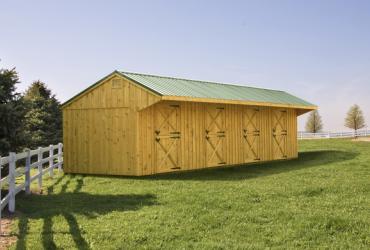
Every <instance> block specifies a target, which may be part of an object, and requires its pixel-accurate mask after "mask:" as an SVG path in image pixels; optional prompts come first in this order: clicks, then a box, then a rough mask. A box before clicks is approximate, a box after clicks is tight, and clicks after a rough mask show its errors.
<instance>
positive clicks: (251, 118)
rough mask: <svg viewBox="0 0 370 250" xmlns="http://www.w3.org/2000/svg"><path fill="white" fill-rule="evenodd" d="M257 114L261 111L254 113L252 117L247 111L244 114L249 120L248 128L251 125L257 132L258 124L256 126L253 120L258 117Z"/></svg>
mask: <svg viewBox="0 0 370 250" xmlns="http://www.w3.org/2000/svg"><path fill="white" fill-rule="evenodd" d="M257 112H259V110H256V112H254V113H253V114H252V116H249V115H248V112H247V111H245V112H244V115H245V116H246V117H247V118H248V120H247V124H246V127H248V126H249V124H252V126H253V128H254V130H255V131H257V130H258V129H257V124H254V122H253V119H254V117H255V116H256V115H257Z"/></svg>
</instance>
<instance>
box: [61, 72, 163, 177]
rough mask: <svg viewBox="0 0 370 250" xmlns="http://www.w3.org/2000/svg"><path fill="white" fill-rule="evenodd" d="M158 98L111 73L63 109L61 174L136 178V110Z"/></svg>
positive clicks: (66, 104) (154, 101)
mask: <svg viewBox="0 0 370 250" xmlns="http://www.w3.org/2000/svg"><path fill="white" fill-rule="evenodd" d="M159 100H160V97H159V96H158V95H156V94H154V93H152V92H150V91H148V90H147V89H145V88H143V87H141V86H138V85H137V84H136V83H134V82H132V81H131V80H129V79H126V78H124V77H123V76H121V75H120V74H117V73H113V74H111V75H109V76H108V77H106V78H104V79H103V80H101V81H99V82H98V83H97V84H95V85H94V86H93V87H91V88H89V89H87V90H86V91H84V92H82V93H81V94H79V95H78V96H76V97H74V98H73V99H72V100H71V101H68V102H66V103H65V104H64V105H63V131H64V133H63V141H64V148H65V167H64V169H65V171H66V172H71V173H91V174H117V175H136V174H137V173H136V168H135V166H136V161H137V157H136V154H137V153H136V152H137V141H138V140H137V136H138V134H137V122H138V110H140V109H143V108H145V107H148V106H150V105H152V104H153V103H156V102H158V101H159Z"/></svg>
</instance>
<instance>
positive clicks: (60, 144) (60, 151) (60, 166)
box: [58, 143, 63, 173]
mask: <svg viewBox="0 0 370 250" xmlns="http://www.w3.org/2000/svg"><path fill="white" fill-rule="evenodd" d="M62 147H63V144H62V143H58V173H60V171H61V170H62V152H63V151H62Z"/></svg>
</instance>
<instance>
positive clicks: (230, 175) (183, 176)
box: [134, 150, 358, 181]
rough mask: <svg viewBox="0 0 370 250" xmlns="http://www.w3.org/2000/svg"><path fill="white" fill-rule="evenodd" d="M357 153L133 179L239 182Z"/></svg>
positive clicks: (316, 153) (331, 152) (329, 152)
mask: <svg viewBox="0 0 370 250" xmlns="http://www.w3.org/2000/svg"><path fill="white" fill-rule="evenodd" d="M357 155H358V153H355V152H346V151H339V150H322V151H308V152H301V153H299V156H298V158H297V159H293V160H282V161H275V162H265V163H259V164H258V163H256V164H244V165H235V166H226V167H214V168H207V169H199V170H192V171H184V172H174V173H165V174H158V175H152V176H144V177H134V178H139V179H148V180H150V179H153V180H218V181H219V180H225V181H232V180H241V179H250V178H258V177H263V176H268V175H273V174H279V173H284V172H289V171H296V170H300V169H305V168H311V167H319V166H325V165H329V164H333V163H338V162H343V161H347V160H351V159H353V158H355V157H356V156H357Z"/></svg>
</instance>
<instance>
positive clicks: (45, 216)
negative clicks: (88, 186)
mask: <svg viewBox="0 0 370 250" xmlns="http://www.w3.org/2000/svg"><path fill="white" fill-rule="evenodd" d="M63 178H64V177H62V178H60V179H58V180H57V181H56V182H55V183H54V185H52V186H50V187H49V188H48V194H47V195H23V197H21V199H22V202H20V203H19V204H18V209H17V210H18V211H19V212H20V216H19V223H18V228H19V235H18V241H17V245H16V249H17V250H20V249H26V248H27V244H26V236H27V231H28V227H29V220H30V219H36V220H37V219H42V220H43V229H42V245H43V248H44V249H57V246H56V244H55V242H54V239H53V236H54V232H53V228H52V227H53V217H55V216H60V215H61V216H63V217H64V219H65V220H66V222H67V223H68V227H69V233H70V235H71V237H72V239H73V241H74V243H75V246H76V248H78V249H90V247H89V244H88V243H87V241H86V240H85V238H84V237H83V234H82V232H81V230H80V227H79V224H78V221H77V219H76V217H75V215H76V214H80V215H84V216H87V217H89V218H96V217H98V216H100V215H105V214H108V213H110V212H112V211H129V210H131V211H132V210H138V209H140V208H141V207H143V206H151V205H155V204H156V197H155V196H154V195H152V194H145V195H135V194H132V195H98V194H89V193H84V192H80V190H81V188H82V186H83V178H84V177H83V176H80V178H78V179H76V176H75V175H70V178H69V179H67V181H66V182H65V183H64V184H63V185H62V186H61V192H60V193H57V194H54V193H53V190H54V187H55V186H56V185H57V184H59V183H60V182H61V181H62V180H61V179H63ZM72 182H74V183H76V185H75V188H74V190H73V191H72V192H67V189H68V187H69V186H70V184H71V183H72Z"/></svg>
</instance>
